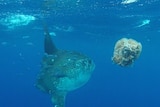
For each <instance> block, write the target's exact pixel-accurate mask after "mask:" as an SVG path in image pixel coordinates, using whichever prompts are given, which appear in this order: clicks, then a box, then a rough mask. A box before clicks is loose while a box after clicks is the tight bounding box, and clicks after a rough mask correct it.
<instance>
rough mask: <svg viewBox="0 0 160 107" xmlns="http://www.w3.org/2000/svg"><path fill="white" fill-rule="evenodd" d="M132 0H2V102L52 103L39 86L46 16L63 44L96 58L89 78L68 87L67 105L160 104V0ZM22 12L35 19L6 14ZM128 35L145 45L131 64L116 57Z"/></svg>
mask: <svg viewBox="0 0 160 107" xmlns="http://www.w3.org/2000/svg"><path fill="white" fill-rule="evenodd" d="M132 1H134V2H133V3H132V2H131V3H128V4H123V3H122V2H123V1H121V0H57V1H56V0H46V1H44V0H0V23H1V24H0V107H52V103H51V100H50V96H49V95H48V94H45V93H43V92H41V91H40V90H39V89H37V88H36V87H35V86H34V85H35V82H36V79H37V74H38V73H39V72H40V69H41V59H42V57H43V55H44V50H43V39H44V36H43V34H44V31H43V22H45V23H47V26H48V28H49V31H50V32H52V34H53V36H52V38H53V41H54V42H55V44H56V46H57V47H58V48H60V49H65V50H75V51H78V52H81V53H84V54H86V55H88V56H89V57H91V58H92V59H93V60H94V62H95V64H96V68H95V70H94V72H93V74H92V77H91V78H90V80H89V81H88V83H87V84H86V85H84V86H83V87H81V88H79V89H77V90H75V91H72V92H70V93H68V95H67V97H66V107H160V65H159V64H160V62H159V61H160V47H159V46H160V0H138V1H135V0H132ZM16 14H23V15H30V16H34V17H35V20H32V21H31V22H30V23H28V24H27V25H23V24H22V25H21V22H19V24H20V25H17V26H14V25H12V27H9V26H11V23H10V22H8V21H7V22H6V21H4V19H6V18H7V17H9V16H12V15H13V16H14V15H16ZM9 20H10V19H9ZM145 20H148V21H149V23H146V24H144V23H143V21H145ZM6 23H9V24H7V25H6ZM124 37H126V38H132V39H135V40H137V41H138V42H140V43H141V44H142V47H143V49H142V53H141V55H140V57H139V58H138V59H137V60H136V61H135V62H134V64H133V65H132V66H131V67H120V66H118V65H116V64H114V63H113V62H112V60H111V58H112V55H113V50H114V45H115V43H116V41H117V40H119V39H121V38H124Z"/></svg>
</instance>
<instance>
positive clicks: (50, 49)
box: [44, 25, 57, 55]
mask: <svg viewBox="0 0 160 107" xmlns="http://www.w3.org/2000/svg"><path fill="white" fill-rule="evenodd" d="M44 36H45V37H44V51H45V53H47V54H49V55H51V54H54V53H55V52H56V51H57V48H56V46H55V45H54V43H53V41H52V38H51V35H50V34H49V31H48V28H47V26H46V25H44Z"/></svg>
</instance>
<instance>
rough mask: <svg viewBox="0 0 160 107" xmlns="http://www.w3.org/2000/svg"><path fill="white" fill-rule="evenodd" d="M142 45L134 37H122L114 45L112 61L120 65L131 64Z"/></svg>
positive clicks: (139, 52)
mask: <svg viewBox="0 0 160 107" xmlns="http://www.w3.org/2000/svg"><path fill="white" fill-rule="evenodd" d="M141 51H142V45H141V43H140V42H137V41H136V40H134V39H127V38H122V39H120V40H118V41H117V42H116V44H115V47H114V52H113V57H112V61H113V62H114V63H116V64H117V65H120V66H131V65H132V64H133V63H134V61H135V60H136V59H137V58H138V57H139V56H140V54H141Z"/></svg>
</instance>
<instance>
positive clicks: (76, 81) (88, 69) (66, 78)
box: [36, 28, 95, 107]
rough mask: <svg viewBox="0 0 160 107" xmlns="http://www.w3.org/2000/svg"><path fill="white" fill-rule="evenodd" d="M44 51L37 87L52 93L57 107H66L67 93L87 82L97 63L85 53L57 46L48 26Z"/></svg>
mask: <svg viewBox="0 0 160 107" xmlns="http://www.w3.org/2000/svg"><path fill="white" fill-rule="evenodd" d="M44 51H45V55H44V57H43V59H42V68H41V72H40V73H39V75H38V78H37V82H36V87H37V88H39V89H40V90H42V91H44V92H46V93H48V94H50V95H51V97H52V98H51V101H52V103H53V104H54V105H55V107H64V106H65V97H66V94H67V93H68V92H69V91H72V90H75V89H77V88H79V87H81V86H83V85H84V84H86V83H87V81H88V80H89V79H90V77H91V74H92V72H93V70H94V68H95V64H94V62H93V60H92V59H90V58H89V57H87V56H86V55H84V54H81V53H79V52H74V51H68V50H60V49H58V48H56V46H55V45H54V43H53V41H52V39H51V36H50V34H49V32H48V29H47V28H45V39H44Z"/></svg>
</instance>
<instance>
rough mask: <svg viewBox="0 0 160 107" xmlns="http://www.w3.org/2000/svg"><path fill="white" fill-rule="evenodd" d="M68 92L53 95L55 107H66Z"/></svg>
mask: <svg viewBox="0 0 160 107" xmlns="http://www.w3.org/2000/svg"><path fill="white" fill-rule="evenodd" d="M66 94H67V93H66V92H56V93H54V94H53V95H52V98H51V101H52V103H53V104H54V105H55V106H54V107H65V98H66Z"/></svg>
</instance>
